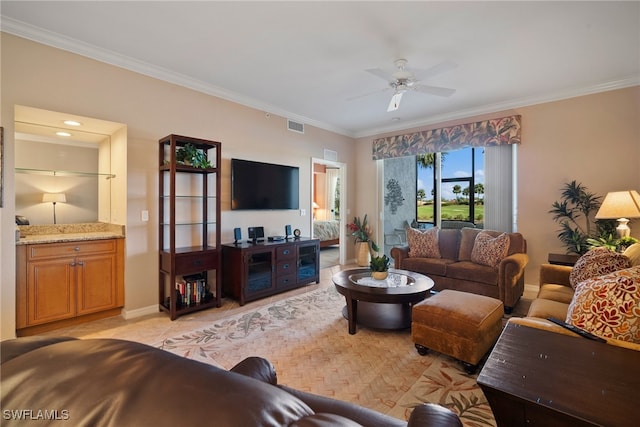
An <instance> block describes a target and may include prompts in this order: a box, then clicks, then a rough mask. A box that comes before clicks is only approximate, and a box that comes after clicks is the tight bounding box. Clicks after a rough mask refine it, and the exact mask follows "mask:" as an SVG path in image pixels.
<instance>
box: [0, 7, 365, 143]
mask: <svg viewBox="0 0 640 427" xmlns="http://www.w3.org/2000/svg"><path fill="white" fill-rule="evenodd" d="M1 28H2V31H3V32H6V33H9V34H13V35H15V36H18V37H22V38H25V39H28V40H31V41H34V42H36V43H41V44H44V45H47V46H51V47H55V48H57V49H61V50H65V51H67V52H71V53H75V54H78V55H81V56H85V57H87V58H91V59H95V60H96V61H100V62H104V63H107V64H110V65H114V66H116V67H119V68H124V69H126V70H129V71H134V72H136V73H139V74H143V75H145V76H149V77H153V78H156V79H159V80H162V81H165V82H169V83H173V84H176V85H179V86H183V87H185V88H187V89H192V90H195V91H197V92H201V93H204V94H207V95H212V96H215V97H217V98H221V99H224V100H227V101H231V102H234V103H236V104H240V105H244V106H246V107H250V108H254V109H256V110H260V111H265V112H269V113H271V114H275V115H278V116H282V117H286V118H289V119H292V120H294V121H296V122H300V123H304V124H307V125H311V126H314V127H317V128H321V129H325V130H328V131H330V132H334V133H337V134H340V135H344V136H348V137H352V138H353V136H354V135H353V132H350V131H348V130H345V129H341V128H338V127H335V126H332V125H330V124H327V123H324V122H320V121H318V120H314V119H312V118H309V117H305V116H302V115H300V114H297V113H294V112H292V111H286V110H284V109H282V108H279V107H276V106H274V105H270V104H267V103H264V102H262V101H259V100H257V99H255V98H251V97H248V96H245V95H241V94H238V93H236V92H232V91H229V90H226V89H223V88H220V87H217V86H214V85H211V84H208V83H205V82H203V81H201V80H197V79H193V78H191V77H188V76H185V75H184V74H180V73H176V72H173V71H170V70H167V69H166V68H162V67H157V66H154V65H150V64H148V63H146V62H143V61H139V60H137V59H135V58H131V57H129V56H126V55H121V54H119V53H116V52H113V51H110V50H108V49H100V48H96V47H95V46H94V45H91V44H88V43H85V42H83V41H80V40H77V39H74V38H71V37H66V36H63V35H60V34H58V33H54V32H52V31H48V30H44V29H42V28H40V27H36V26H33V25H30V24H27V23H25V22H22V21H18V20H15V19H11V18H8V17H5V16H3V17H2V21H1Z"/></svg>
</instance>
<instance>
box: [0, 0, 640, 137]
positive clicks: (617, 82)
mask: <svg viewBox="0 0 640 427" xmlns="http://www.w3.org/2000/svg"><path fill="white" fill-rule="evenodd" d="M0 13H1V14H2V21H1V24H2V31H5V32H8V33H12V34H16V35H19V36H22V37H26V38H29V39H32V40H35V41H38V42H41V43H45V44H48V45H52V46H56V47H59V48H62V49H66V50H69V51H72V52H77V53H79V54H82V55H86V56H89V57H92V58H95V59H98V60H101V61H105V62H108V63H111V64H115V65H118V66H122V67H124V68H128V69H131V70H134V71H138V72H141V73H144V74H147V75H150V76H154V77H157V78H160V79H163V80H167V81H170V82H174V83H178V84H181V85H183V86H186V87H190V88H193V89H197V90H200V91H202V92H205V93H209V94H212V95H215V96H219V97H222V98H225V99H228V100H231V101H234V102H238V103H240V104H243V105H247V106H251V107H254V108H258V109H260V110H264V111H266V112H270V113H273V114H278V115H282V116H286V117H289V118H292V119H293V120H296V121H301V122H304V123H307V124H311V125H314V126H318V127H321V128H324V129H328V130H332V131H335V132H338V133H341V134H344V135H349V136H353V137H361V136H368V135H373V134H376V133H381V132H387V131H393V130H399V129H406V128H409V127H414V126H421V125H427V124H430V123H436V122H441V121H445V120H449V119H457V118H462V117H468V116H471V115H476V114H483V113H487V112H492V111H499V110H504V109H509V108H515V107H518V106H523V105H531V104H536V103H540V102H545V101H551V100H557V99H563V98H568V97H573V96H578V95H583V94H588V93H594V92H599V91H604V90H610V89H615V88H622V87H628V86H632V85H638V84H640V2H637V1H631V2H610V1H602V2H593V1H587V2H575V1H570V2H539V1H532V2H515V1H514V2H483V1H473V2H458V1H448V2H433V1H412V2H398V1H376V2H363V1H354V2H341V1H322V2H310V1H297V2H272V1H258V2H248V1H236V2H219V1H200V2H186V1H172V2H171V1H160V2H150V1H142V2H132V1H123V2H94V1H68V2H58V1H43V2H35V1H6V0H2V2H1V5H0ZM398 58H406V59H407V60H408V61H409V67H410V68H411V67H413V68H415V69H428V68H430V67H432V66H434V65H437V64H439V63H441V62H442V61H453V62H455V63H456V64H457V68H455V69H454V70H451V71H447V72H446V73H443V74H439V75H437V76H435V77H433V78H430V79H429V80H428V81H424V82H423V83H426V84H430V85H435V86H445V87H450V88H455V89H456V92H455V93H454V94H453V95H452V96H451V97H449V98H441V97H437V96H432V95H427V94H423V93H418V92H415V91H413V92H408V93H407V94H405V95H404V98H403V100H402V104H401V106H400V108H399V109H398V110H397V111H395V112H392V113H387V111H386V109H387V105H388V103H389V99H390V98H391V95H392V94H393V91H391V90H388V91H385V92H383V91H382V90H383V89H384V88H385V87H386V83H385V81H384V80H382V79H380V78H378V77H376V76H374V75H372V74H370V73H368V72H366V71H365V70H366V69H370V68H381V69H383V70H386V71H388V72H389V73H391V72H393V71H394V67H393V61H394V60H396V59H398ZM369 93H373V94H372V95H369V96H364V97H359V96H360V95H363V94H369ZM353 97H358V98H356V99H350V98H353ZM394 119H395V120H394Z"/></svg>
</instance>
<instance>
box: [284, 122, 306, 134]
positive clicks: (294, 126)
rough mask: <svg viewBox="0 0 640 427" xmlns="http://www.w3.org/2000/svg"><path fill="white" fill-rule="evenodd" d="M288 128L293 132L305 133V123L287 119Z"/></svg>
mask: <svg viewBox="0 0 640 427" xmlns="http://www.w3.org/2000/svg"><path fill="white" fill-rule="evenodd" d="M287 129H289V130H290V131H292V132H298V133H304V124H303V123H298V122H294V121H293V120H289V119H287Z"/></svg>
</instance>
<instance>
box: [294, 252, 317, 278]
mask: <svg viewBox="0 0 640 427" xmlns="http://www.w3.org/2000/svg"><path fill="white" fill-rule="evenodd" d="M318 250H319V246H318V243H309V244H301V245H299V246H298V281H299V282H305V281H311V282H312V281H314V280H316V281H317V280H318V272H319V266H320V257H319V253H318Z"/></svg>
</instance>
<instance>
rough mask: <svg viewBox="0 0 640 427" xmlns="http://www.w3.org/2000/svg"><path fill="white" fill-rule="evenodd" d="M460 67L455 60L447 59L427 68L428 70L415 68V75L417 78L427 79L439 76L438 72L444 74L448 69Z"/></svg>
mask: <svg viewBox="0 0 640 427" xmlns="http://www.w3.org/2000/svg"><path fill="white" fill-rule="evenodd" d="M455 68H458V64H456V63H455V62H453V61H450V60H446V61H443V62H441V63H439V64H436V65H434V66H433V67H431V68H427V69H426V70H414V75H415V76H416V79H417V80H425V79H428V78H430V77H433V76H437V75H438V74H442V73H444V72H446V71H450V70H453V69H455Z"/></svg>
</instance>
